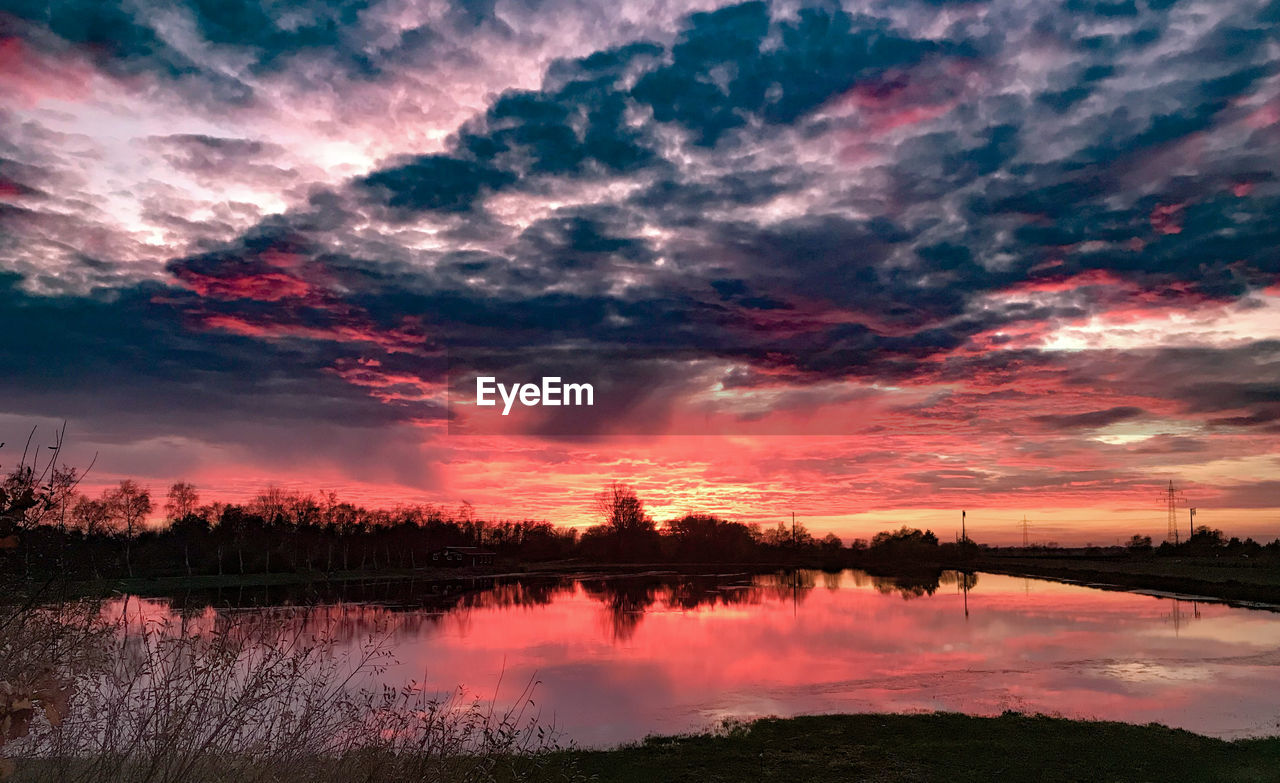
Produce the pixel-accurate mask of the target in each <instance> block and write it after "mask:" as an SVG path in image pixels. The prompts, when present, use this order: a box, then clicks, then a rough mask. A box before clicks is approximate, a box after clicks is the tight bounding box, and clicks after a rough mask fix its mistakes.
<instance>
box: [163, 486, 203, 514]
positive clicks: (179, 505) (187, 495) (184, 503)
mask: <svg viewBox="0 0 1280 783" xmlns="http://www.w3.org/2000/svg"><path fill="white" fill-rule="evenodd" d="M167 498H168V499H167V500H166V501H165V504H164V515H165V518H167V519H168V520H169V521H170V522H177V521H178V520H180V519H186V518H187V517H189V516H191V515H192V514H194V513H195V512H196V508H197V507H199V505H200V493H198V492H196V488H195V485H194V484H189V483H187V482H185V481H176V482H174V483H173V485H172V486H170V487H169V494H168V495H167Z"/></svg>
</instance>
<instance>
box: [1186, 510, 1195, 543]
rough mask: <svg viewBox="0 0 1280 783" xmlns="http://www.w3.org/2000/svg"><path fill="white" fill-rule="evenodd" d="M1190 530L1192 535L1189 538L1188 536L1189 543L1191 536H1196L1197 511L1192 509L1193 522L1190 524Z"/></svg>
mask: <svg viewBox="0 0 1280 783" xmlns="http://www.w3.org/2000/svg"><path fill="white" fill-rule="evenodd" d="M1188 529H1189V530H1190V531H1191V532H1190V534H1189V536H1188V538H1187V540H1188V541H1190V540H1191V538H1190V536H1194V535H1195V534H1196V510H1195V509H1194V508H1193V509H1191V522H1190V524H1189V527H1188Z"/></svg>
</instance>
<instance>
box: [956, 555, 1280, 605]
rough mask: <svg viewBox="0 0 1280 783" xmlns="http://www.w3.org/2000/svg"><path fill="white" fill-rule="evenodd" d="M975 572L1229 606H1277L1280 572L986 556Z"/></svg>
mask: <svg viewBox="0 0 1280 783" xmlns="http://www.w3.org/2000/svg"><path fill="white" fill-rule="evenodd" d="M972 567H973V568H976V569H977V570H979V571H990V572H993V573H1003V574H1013V575H1017V576H1039V577H1047V578H1050V579H1062V580H1070V581H1075V582H1086V583H1090V584H1094V585H1097V586H1110V587H1115V588H1119V589H1124V590H1157V591H1163V592H1170V593H1183V594H1186V595H1198V596H1206V597H1211V598H1218V599H1221V600H1224V601H1229V602H1242V603H1248V602H1259V603H1268V604H1278V605H1280V569H1278V568H1276V567H1275V566H1274V565H1271V564H1268V565H1257V566H1254V565H1249V564H1248V563H1247V562H1241V561H1240V560H1239V559H1237V558H1230V559H1223V560H1217V559H1216V558H1204V557H1195V558H1180V557H1125V558H1080V557H1061V556H1052V555H1047V556H1042V557H1035V556H1031V557H1016V556H994V557H993V556H986V557H983V558H981V559H980V560H978V561H975V562H974V563H973V565H972Z"/></svg>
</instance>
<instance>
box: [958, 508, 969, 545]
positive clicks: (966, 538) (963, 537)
mask: <svg viewBox="0 0 1280 783" xmlns="http://www.w3.org/2000/svg"><path fill="white" fill-rule="evenodd" d="M964 514H965V512H964V511H963V510H961V511H960V542H961V543H968V541H969V534H968V533H967V532H965V529H964Z"/></svg>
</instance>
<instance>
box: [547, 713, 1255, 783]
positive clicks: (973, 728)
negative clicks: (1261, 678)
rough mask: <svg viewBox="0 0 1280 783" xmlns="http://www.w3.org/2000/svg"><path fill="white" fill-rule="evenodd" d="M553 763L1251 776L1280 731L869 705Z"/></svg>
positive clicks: (628, 767) (1117, 778) (817, 773)
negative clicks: (1203, 730)
mask: <svg viewBox="0 0 1280 783" xmlns="http://www.w3.org/2000/svg"><path fill="white" fill-rule="evenodd" d="M1029 748H1035V752H1034V753H1028V752H1027V750H1028V749H1029ZM550 760H551V762H552V763H551V764H550V765H548V768H547V770H546V772H547V773H548V774H547V777H546V778H545V779H547V780H552V779H556V778H555V777H554V776H555V774H556V773H557V772H559V771H561V770H572V771H574V772H576V773H578V774H580V775H583V776H584V777H587V778H588V779H591V780H596V781H599V783H632V782H633V781H634V782H635V783H639V782H640V781H649V780H666V781H690V782H692V781H698V782H699V783H701V781H720V782H721V783H730V782H736V781H743V782H744V783H745V782H746V781H757V780H760V781H787V782H788V783H791V782H792V781H796V780H815V781H817V780H821V781H828V780H829V781H838V780H839V781H843V780H875V781H880V782H886V781H889V782H891V781H903V782H904V783H905V781H922V780H930V781H932V780H946V781H948V782H949V783H954V782H960V783H964V782H965V781H971V782H972V783H986V781H990V780H1002V781H1028V783H1031V782H1033V781H1034V782H1035V783H1039V782H1040V781H1063V782H1064V783H1065V781H1081V780H1107V781H1111V783H1127V782H1130V781H1132V783H1138V782H1139V781H1153V780H1160V781H1165V782H1166V783H1200V782H1202V781H1203V782H1206V783H1207V782H1209V781H1213V782H1214V783H1217V782H1218V781H1224V780H1231V781H1238V782H1241V783H1243V782H1244V781H1277V780H1280V737H1264V738H1256V739H1239V740H1221V739H1216V738H1212V737H1206V736H1204V735H1200V734H1195V733H1192V732H1189V731H1185V730H1182V729H1171V728H1168V727H1166V726H1162V725H1159V724H1147V725H1138V724H1131V723H1119V722H1112V721H1092V720H1070V719H1066V718H1057V717H1049V716H1044V715H1024V714H1021V713H1009V712H1006V713H1004V714H1003V715H999V716H996V717H973V716H966V715H962V714H959V713H946V712H935V713H914V714H893V713H864V714H848V715H840V714H836V715H809V716H797V717H793V718H765V719H761V720H758V721H754V722H751V723H746V724H738V725H731V726H729V727H728V728H726V729H724V730H720V731H713V732H707V733H701V734H688V735H679V736H666V737H650V738H647V739H645V740H643V741H641V742H638V743H633V744H630V745H623V746H620V747H617V748H612V749H608V750H577V749H574V750H567V751H559V752H557V753H553V754H552V755H551V757H550Z"/></svg>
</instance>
